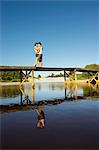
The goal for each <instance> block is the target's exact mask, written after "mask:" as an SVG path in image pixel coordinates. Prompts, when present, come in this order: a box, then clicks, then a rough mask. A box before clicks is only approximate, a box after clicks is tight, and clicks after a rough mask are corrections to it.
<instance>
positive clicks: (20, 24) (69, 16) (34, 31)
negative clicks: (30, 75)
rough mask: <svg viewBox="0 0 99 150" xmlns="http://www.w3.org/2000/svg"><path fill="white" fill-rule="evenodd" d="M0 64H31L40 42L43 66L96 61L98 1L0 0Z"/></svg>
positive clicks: (97, 52)
mask: <svg viewBox="0 0 99 150" xmlns="http://www.w3.org/2000/svg"><path fill="white" fill-rule="evenodd" d="M0 6H1V15H0V20H1V24H0V26H1V27H0V29H1V44H0V45H1V48H0V49H1V50H0V53H1V60H0V65H19V66H21V65H26V66H27V65H33V63H34V61H35V55H34V50H33V44H34V43H35V42H36V41H41V42H42V43H43V66H48V67H84V66H85V65H86V64H92V63H96V64H99V19H98V18H99V2H98V1H87V2H86V1H59V0H58V1H33V0H31V1H26V0H25V1H22V0H21V1H19V0H18V1H1V3H0Z"/></svg>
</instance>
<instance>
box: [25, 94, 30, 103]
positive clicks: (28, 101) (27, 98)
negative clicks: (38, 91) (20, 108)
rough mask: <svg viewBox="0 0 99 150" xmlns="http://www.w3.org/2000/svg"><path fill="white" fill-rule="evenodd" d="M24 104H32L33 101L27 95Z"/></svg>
mask: <svg viewBox="0 0 99 150" xmlns="http://www.w3.org/2000/svg"><path fill="white" fill-rule="evenodd" d="M23 103H24V104H31V101H30V99H29V96H28V95H25V98H24V100H23Z"/></svg>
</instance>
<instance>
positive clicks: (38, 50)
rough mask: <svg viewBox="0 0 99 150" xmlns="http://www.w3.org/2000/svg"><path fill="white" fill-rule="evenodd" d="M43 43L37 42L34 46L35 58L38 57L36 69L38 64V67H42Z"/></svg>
mask: <svg viewBox="0 0 99 150" xmlns="http://www.w3.org/2000/svg"><path fill="white" fill-rule="evenodd" d="M42 49H43V47H42V43H41V42H36V43H35V44H34V51H35V56H36V60H35V64H34V66H35V67H36V65H37V64H38V67H42Z"/></svg>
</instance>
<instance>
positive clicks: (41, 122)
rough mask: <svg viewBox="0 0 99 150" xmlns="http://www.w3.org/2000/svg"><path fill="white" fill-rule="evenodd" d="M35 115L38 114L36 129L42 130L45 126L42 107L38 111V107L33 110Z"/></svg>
mask: <svg viewBox="0 0 99 150" xmlns="http://www.w3.org/2000/svg"><path fill="white" fill-rule="evenodd" d="M35 110H36V112H37V114H38V122H37V127H38V128H44V126H45V122H44V119H45V115H44V105H43V106H42V109H41V110H40V108H39V106H37V108H36V109H35Z"/></svg>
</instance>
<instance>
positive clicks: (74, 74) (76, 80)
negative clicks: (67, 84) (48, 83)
mask: <svg viewBox="0 0 99 150" xmlns="http://www.w3.org/2000/svg"><path fill="white" fill-rule="evenodd" d="M74 75H75V83H77V74H76V69H75V70H74Z"/></svg>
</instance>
